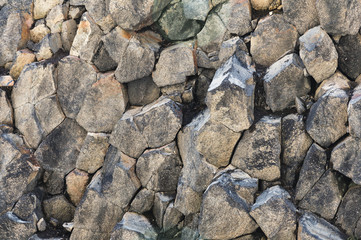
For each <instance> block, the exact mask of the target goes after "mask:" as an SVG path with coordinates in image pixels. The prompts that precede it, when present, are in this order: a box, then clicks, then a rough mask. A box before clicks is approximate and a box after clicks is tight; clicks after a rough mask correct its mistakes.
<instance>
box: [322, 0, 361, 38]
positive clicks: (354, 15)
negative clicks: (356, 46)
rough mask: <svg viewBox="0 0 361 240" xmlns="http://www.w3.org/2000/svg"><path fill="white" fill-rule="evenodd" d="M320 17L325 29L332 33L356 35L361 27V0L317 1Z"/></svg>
mask: <svg viewBox="0 0 361 240" xmlns="http://www.w3.org/2000/svg"><path fill="white" fill-rule="evenodd" d="M316 8H317V12H318V17H319V19H320V23H321V26H322V28H323V29H325V31H326V32H327V33H330V34H332V35H355V34H357V32H358V31H359V29H360V26H361V23H360V21H359V19H360V17H361V3H360V2H359V1H352V0H351V1H337V0H331V1H326V0H319V1H316Z"/></svg>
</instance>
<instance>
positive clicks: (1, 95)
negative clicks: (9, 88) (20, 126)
mask: <svg viewBox="0 0 361 240" xmlns="http://www.w3.org/2000/svg"><path fill="white" fill-rule="evenodd" d="M13 121H14V116H13V108H12V107H11V104H10V101H9V99H8V98H7V96H6V92H5V91H3V90H0V124H7V125H13Z"/></svg>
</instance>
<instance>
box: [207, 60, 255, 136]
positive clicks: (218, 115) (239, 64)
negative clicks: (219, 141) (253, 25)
mask: <svg viewBox="0 0 361 240" xmlns="http://www.w3.org/2000/svg"><path fill="white" fill-rule="evenodd" d="M253 72H254V68H253V66H252V65H251V60H250V58H249V56H247V57H246V59H245V61H241V60H239V59H238V58H237V56H233V57H231V58H230V59H229V60H228V61H227V62H226V63H225V64H224V65H223V66H222V67H221V68H220V69H218V70H217V72H216V74H215V76H214V78H213V80H212V83H211V84H210V86H209V88H208V93H207V99H206V104H207V106H208V108H209V110H210V113H211V119H212V120H214V121H215V122H218V123H221V124H223V125H224V126H226V127H227V128H229V129H231V130H232V131H235V132H241V131H243V130H245V129H248V128H249V127H250V126H251V125H252V123H253V119H254V116H253V111H254V90H255V82H254V80H253Z"/></svg>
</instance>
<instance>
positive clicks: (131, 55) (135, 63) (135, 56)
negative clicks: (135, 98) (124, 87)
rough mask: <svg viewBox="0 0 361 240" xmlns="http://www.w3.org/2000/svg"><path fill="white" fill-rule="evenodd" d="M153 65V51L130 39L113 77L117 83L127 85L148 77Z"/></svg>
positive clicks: (134, 39)
mask: <svg viewBox="0 0 361 240" xmlns="http://www.w3.org/2000/svg"><path fill="white" fill-rule="evenodd" d="M113 59H114V58H113ZM154 63H155V55H154V51H153V50H152V49H151V48H150V47H149V46H147V45H143V44H142V43H141V42H140V41H139V40H137V39H136V38H131V39H130V40H129V42H128V45H127V46H126V49H125V50H124V52H123V54H122V55H121V56H120V58H119V61H118V67H117V69H116V70H115V77H116V79H117V80H118V81H119V82H121V83H127V82H131V81H134V80H136V79H139V78H143V77H146V76H149V75H150V74H151V73H152V71H153V68H154Z"/></svg>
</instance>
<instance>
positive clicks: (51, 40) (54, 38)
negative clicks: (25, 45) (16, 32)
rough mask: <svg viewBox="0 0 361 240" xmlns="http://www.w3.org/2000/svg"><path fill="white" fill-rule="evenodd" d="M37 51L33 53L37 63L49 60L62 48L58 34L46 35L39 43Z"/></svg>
mask: <svg viewBox="0 0 361 240" xmlns="http://www.w3.org/2000/svg"><path fill="white" fill-rule="evenodd" d="M39 44H40V46H39V49H38V51H37V52H36V53H35V55H36V59H37V60H38V61H41V60H44V59H49V58H51V57H52V56H53V54H55V53H56V52H58V51H59V49H60V48H61V47H62V44H61V37H60V34H59V33H54V34H48V35H46V36H45V37H44V38H43V39H42V40H41V41H40V43H39Z"/></svg>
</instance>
